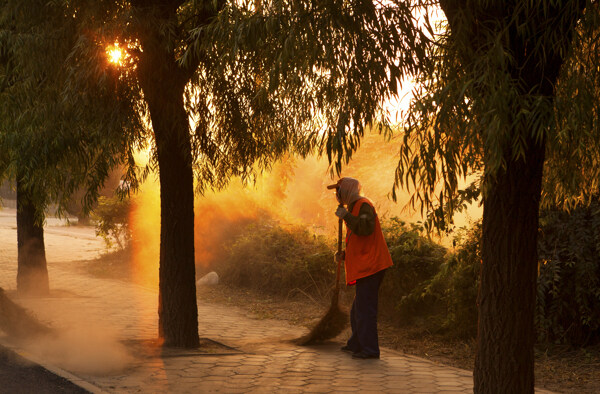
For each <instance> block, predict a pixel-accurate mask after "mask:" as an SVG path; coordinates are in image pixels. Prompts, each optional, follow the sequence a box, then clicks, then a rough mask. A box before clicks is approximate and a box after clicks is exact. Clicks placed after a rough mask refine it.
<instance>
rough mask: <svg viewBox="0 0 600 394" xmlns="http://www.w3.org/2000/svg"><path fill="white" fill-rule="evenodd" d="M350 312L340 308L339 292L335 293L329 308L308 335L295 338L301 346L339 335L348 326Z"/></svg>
mask: <svg viewBox="0 0 600 394" xmlns="http://www.w3.org/2000/svg"><path fill="white" fill-rule="evenodd" d="M347 323H348V314H347V313H346V312H344V311H342V310H341V309H340V306H339V303H338V294H337V292H336V294H334V296H333V298H332V300H331V305H330V306H329V310H328V311H327V313H326V314H325V316H323V318H322V319H321V320H320V321H319V323H317V325H316V326H315V327H314V328H313V329H312V330H311V331H310V332H309V333H308V334H306V335H304V336H303V337H300V338H298V339H296V340H295V343H296V344H297V345H300V346H307V345H313V344H315V343H318V342H323V341H326V340H328V339H332V338H335V337H337V336H338V335H339V334H340V333H341V332H342V331H343V330H344V328H346V325H347Z"/></svg>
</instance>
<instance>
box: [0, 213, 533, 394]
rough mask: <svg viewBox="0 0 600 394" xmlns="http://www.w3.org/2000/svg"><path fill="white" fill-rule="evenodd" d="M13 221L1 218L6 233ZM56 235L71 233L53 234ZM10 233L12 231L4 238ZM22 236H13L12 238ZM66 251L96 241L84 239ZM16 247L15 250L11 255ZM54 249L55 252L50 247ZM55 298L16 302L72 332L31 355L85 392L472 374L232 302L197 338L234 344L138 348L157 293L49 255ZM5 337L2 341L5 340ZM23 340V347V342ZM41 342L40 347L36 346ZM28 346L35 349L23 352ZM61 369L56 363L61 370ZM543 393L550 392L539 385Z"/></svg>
mask: <svg viewBox="0 0 600 394" xmlns="http://www.w3.org/2000/svg"><path fill="white" fill-rule="evenodd" d="M7 229H8V227H7V226H6V224H5V223H4V222H2V221H0V236H2V235H3V234H2V231H6V230H7ZM56 237H68V234H64V233H60V232H57V233H56ZM2 238H6V237H2ZM15 238H16V236H15ZM56 241H57V242H56V245H57V246H58V245H60V246H61V247H62V248H67V247H77V246H78V242H87V244H86V245H87V247H91V246H93V245H92V244H90V243H89V242H90V238H89V237H88V238H86V237H85V236H81V234H80V235H79V237H78V238H77V240H74V239H72V238H71V239H70V242H68V243H61V242H58V241H60V240H56ZM6 250H10V249H7V245H6V243H5V242H3V241H0V251H4V252H0V286H1V287H4V288H7V289H14V287H15V286H14V284H13V282H14V281H15V277H16V263H15V262H14V261H15V260H12V261H11V258H7V257H10V255H11V254H12V252H9V253H8V254H7V253H6ZM15 253H16V251H15ZM49 255H51V253H49ZM49 274H50V278H51V287H52V288H53V289H56V290H55V291H54V293H53V294H54V295H55V296H54V297H49V298H44V299H17V302H19V303H20V304H21V305H23V306H25V307H26V308H28V309H30V310H31V311H33V312H34V313H35V314H36V316H37V317H38V318H39V319H41V320H43V321H46V322H49V323H51V324H52V325H53V326H54V327H57V328H60V329H64V330H65V331H66V332H67V333H68V334H66V335H65V338H64V340H62V341H59V342H58V343H53V344H42V345H38V344H36V345H35V346H32V347H30V348H28V347H27V346H25V349H26V351H28V352H29V353H30V354H31V355H32V358H33V359H35V360H38V361H40V362H42V363H43V364H45V365H48V364H50V365H53V366H54V371H55V372H57V373H62V374H63V376H66V377H69V378H70V379H71V380H73V381H74V382H75V383H80V384H82V385H83V386H85V388H87V389H88V390H93V391H100V392H111V393H112V392H114V393H148V392H151V393H200V392H202V393H203V392H226V393H237V392H240V393H246V392H257V393H265V392H285V393H288V392H292V393H296V392H298V393H300V392H318V393H330V392H359V391H360V392H361V393H362V392H372V393H381V392H390V393H468V392H472V386H473V383H472V373H471V372H470V371H465V370H460V369H457V368H452V367H448V366H444V365H439V364H436V363H433V362H431V361H428V360H424V359H421V358H418V357H413V356H408V355H404V354H401V353H399V352H396V351H393V350H389V349H385V348H383V349H382V352H381V360H355V359H352V358H351V357H350V355H348V354H346V353H343V352H341V351H339V347H340V346H341V343H332V344H329V345H323V346H314V347H299V346H295V345H292V344H291V343H290V342H289V340H290V339H292V338H297V337H299V336H300V335H301V334H303V333H304V331H305V330H304V329H302V328H299V327H294V326H291V325H289V324H287V323H286V322H282V321H278V320H257V319H252V318H251V317H249V316H248V315H247V313H246V312H244V311H243V310H241V309H239V308H236V307H229V306H223V305H214V304H207V303H203V302H202V301H201V300H199V304H198V312H199V316H200V317H199V327H200V328H199V330H200V336H201V337H205V338H210V339H212V340H214V341H218V342H220V343H222V344H225V345H227V346H230V347H232V348H234V349H236V352H233V353H230V354H220V355H211V354H206V353H202V352H198V351H168V352H165V353H163V354H162V355H161V354H157V353H156V352H155V353H152V352H143V351H140V346H139V345H138V346H124V345H122V343H123V342H126V343H129V344H136V343H138V344H139V343H141V342H142V341H144V340H149V339H152V338H155V337H156V333H157V320H158V318H157V312H156V311H157V293H156V292H155V291H152V290H149V289H146V288H142V287H140V286H136V285H133V284H128V283H124V282H120V281H115V280H108V279H97V278H92V277H89V276H87V275H86V274H84V273H83V272H81V271H80V270H78V269H76V266H75V265H74V264H72V263H71V264H66V263H65V262H64V261H63V262H56V261H50V260H49ZM5 340H6V339H5ZM20 346H22V345H20ZM40 348H41V349H42V350H40ZM27 349H29V350H27ZM56 367H58V368H56ZM538 392H544V391H538Z"/></svg>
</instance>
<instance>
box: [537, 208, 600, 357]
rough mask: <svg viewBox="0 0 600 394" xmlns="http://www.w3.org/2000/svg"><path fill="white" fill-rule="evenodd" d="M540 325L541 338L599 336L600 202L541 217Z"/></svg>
mask: <svg viewBox="0 0 600 394" xmlns="http://www.w3.org/2000/svg"><path fill="white" fill-rule="evenodd" d="M540 235H541V236H540V241H539V257H540V265H539V276H538V289H537V307H536V312H537V313H536V325H537V328H538V336H539V338H540V339H541V340H547V341H554V342H559V343H569V344H574V345H586V344H591V343H595V342H598V341H599V340H600V203H598V202H597V201H596V202H593V203H592V204H591V205H590V206H589V207H588V208H577V209H575V210H574V211H573V212H571V213H570V214H569V213H567V212H564V211H549V212H545V213H544V214H543V215H542V217H541V234H540Z"/></svg>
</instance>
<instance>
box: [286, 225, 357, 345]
mask: <svg viewBox="0 0 600 394" xmlns="http://www.w3.org/2000/svg"><path fill="white" fill-rule="evenodd" d="M342 225H343V220H342V219H340V220H339V223H338V254H340V253H341V252H342ZM341 264H342V262H341V260H340V261H338V262H337V271H336V275H335V291H334V292H333V295H332V297H331V305H330V306H329V310H328V311H327V313H326V314H325V316H323V318H321V321H319V323H318V324H317V325H316V326H315V327H314V328H313V329H312V330H311V331H310V332H309V333H308V334H306V335H304V336H303V337H300V338H298V339H297V340H296V341H295V342H296V343H297V344H298V345H300V346H307V345H312V344H315V343H317V342H322V341H325V340H327V339H331V338H335V337H336V336H338V335H339V334H340V333H341V332H342V331H343V330H344V328H346V325H347V323H348V314H347V313H346V312H344V311H342V310H341V309H340V304H339V294H340V270H341Z"/></svg>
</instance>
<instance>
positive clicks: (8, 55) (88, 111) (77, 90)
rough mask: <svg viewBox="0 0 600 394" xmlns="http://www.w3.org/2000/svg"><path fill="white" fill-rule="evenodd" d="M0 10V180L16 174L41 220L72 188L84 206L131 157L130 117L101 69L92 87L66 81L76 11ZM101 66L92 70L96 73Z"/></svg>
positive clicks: (39, 6) (64, 202)
mask: <svg viewBox="0 0 600 394" xmlns="http://www.w3.org/2000/svg"><path fill="white" fill-rule="evenodd" d="M1 4H2V7H0V53H1V54H2V55H1V59H0V147H1V151H2V154H1V155H0V156H1V157H0V177H8V178H11V179H18V182H19V188H20V189H21V190H23V191H24V192H26V193H27V194H28V195H29V196H30V198H31V200H32V202H33V203H34V205H35V206H36V209H37V211H38V216H40V219H43V214H44V210H45V208H46V207H47V206H48V204H49V203H51V202H54V203H57V204H58V209H59V212H58V213H62V212H63V210H64V209H65V208H66V207H67V206H68V205H69V203H70V200H71V197H72V196H73V194H74V193H75V192H76V191H77V190H84V191H85V193H84V195H83V197H82V201H81V204H82V206H83V207H84V211H87V210H88V209H89V208H90V207H91V206H92V204H93V203H94V202H95V200H96V199H97V197H98V191H99V189H100V188H101V187H102V185H103V183H104V180H105V179H106V177H107V176H108V173H109V172H110V171H111V169H113V168H115V167H116V166H118V165H120V164H124V163H128V162H130V160H128V159H130V158H131V157H132V156H131V149H128V148H130V146H129V145H128V144H127V143H126V141H134V140H135V138H134V136H135V135H137V133H138V132H139V130H140V126H139V123H137V124H135V123H132V122H129V120H130V119H129V118H128V115H127V114H125V113H123V111H122V108H121V107H120V106H119V105H118V103H119V100H118V99H117V98H118V95H116V94H115V92H114V91H113V89H111V86H114V79H113V80H111V78H110V77H109V76H108V75H107V74H108V73H107V72H106V68H105V69H104V76H105V78H104V80H103V81H102V82H101V83H98V84H96V85H95V86H86V87H85V88H83V87H81V86H74V85H71V84H70V83H69V80H70V69H69V66H68V63H67V62H68V59H69V55H70V53H71V51H72V49H73V47H75V46H77V45H78V42H77V38H78V35H77V31H76V26H77V11H76V10H75V9H74V8H73V3H71V2H62V1H40V0H27V1H13V0H5V1H3V2H2V3H1ZM99 68H100V69H102V68H101V67H98V65H96V67H94V69H95V70H98V69H99Z"/></svg>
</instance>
